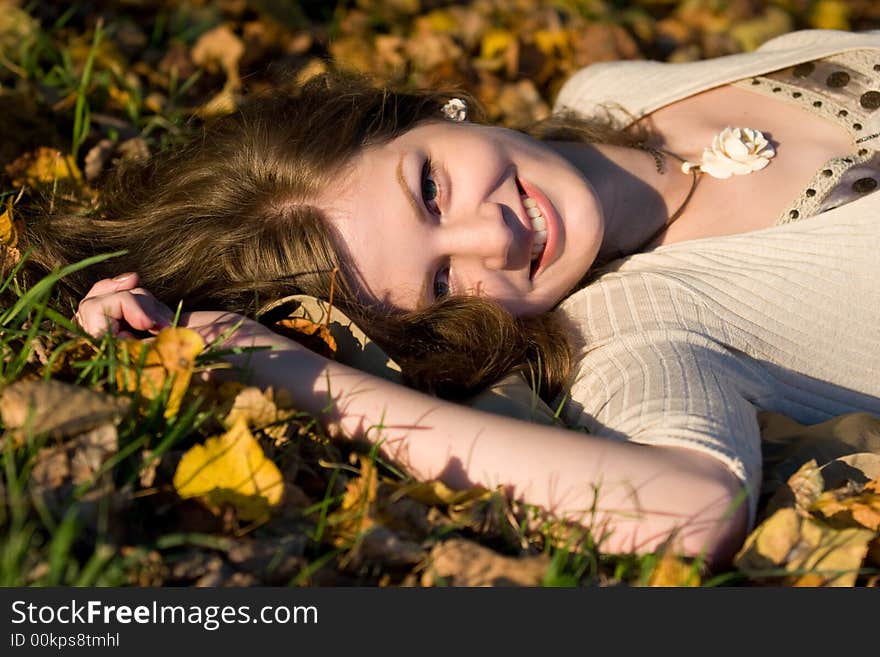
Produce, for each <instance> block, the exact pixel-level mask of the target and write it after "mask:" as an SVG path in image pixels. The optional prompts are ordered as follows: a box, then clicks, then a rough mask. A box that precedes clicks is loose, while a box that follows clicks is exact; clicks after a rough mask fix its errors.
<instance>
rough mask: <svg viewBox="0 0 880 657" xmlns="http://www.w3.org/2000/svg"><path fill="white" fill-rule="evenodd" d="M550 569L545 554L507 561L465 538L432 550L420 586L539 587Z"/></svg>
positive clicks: (442, 544)
mask: <svg viewBox="0 0 880 657" xmlns="http://www.w3.org/2000/svg"><path fill="white" fill-rule="evenodd" d="M549 565H550V559H549V557H548V556H547V555H546V554H537V555H529V556H524V557H507V556H504V555H501V554H498V553H497V552H495V551H493V550H490V549H489V548H487V547H484V546H482V545H480V544H479V543H475V542H474V541H470V540H467V539H464V538H453V539H450V540H448V541H443V542H442V543H438V544H437V545H435V546H434V548H433V549H432V550H431V553H430V555H429V557H428V565H427V567H426V568H425V570H424V572H423V574H422V578H421V584H422V586H540V584H541V583H542V581H543V580H544V576H545V575H546V573H547V568H548V567H549Z"/></svg>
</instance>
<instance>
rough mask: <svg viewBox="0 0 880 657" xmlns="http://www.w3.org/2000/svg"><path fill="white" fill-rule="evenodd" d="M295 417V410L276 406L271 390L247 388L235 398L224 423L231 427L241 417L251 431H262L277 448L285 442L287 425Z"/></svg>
mask: <svg viewBox="0 0 880 657" xmlns="http://www.w3.org/2000/svg"><path fill="white" fill-rule="evenodd" d="M295 416H296V411H295V410H293V409H281V408H279V407H278V406H277V405H276V403H275V399H274V394H273V391H272V388H267V389H266V390H265V391H263V390H260V389H259V388H255V387H248V388H244V389H243V390H241V391H240V392H239V393H238V394H237V395H236V396H235V399H234V400H233V402H232V408H230V409H229V412H228V413H227V414H226V418H225V422H226V424H227V425H229V426H231V425H232V424H234V423H235V420H236V418H238V417H243V418H244V419H245V422H247V424H248V426H250V428H251V429H252V430H255V431H256V430H261V431H263V432H264V433H265V434H266V435H267V436H269V437H270V438H272V439H273V440H274V441H275V445H276V446H277V445H280V444H282V443H284V442H286V441H287V439H288V433H289V430H290V429H289V426H290V425H289V424H288V423H289V421H290V420H292V419H293V418H294V417H295Z"/></svg>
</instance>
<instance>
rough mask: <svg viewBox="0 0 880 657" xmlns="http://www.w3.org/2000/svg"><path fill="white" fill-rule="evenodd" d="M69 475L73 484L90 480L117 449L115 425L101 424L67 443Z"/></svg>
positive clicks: (117, 441)
mask: <svg viewBox="0 0 880 657" xmlns="http://www.w3.org/2000/svg"><path fill="white" fill-rule="evenodd" d="M68 449H69V454H70V475H71V478H72V480H73V483H74V484H82V483H85V482H87V481H91V480H92V479H94V477H95V476H96V475H97V474H98V471H99V470H100V469H101V467H102V466H103V465H104V463H105V462H106V461H107V459H109V458H110V457H111V456H113V455H114V454H115V453H116V452H117V451H118V449H119V440H118V436H117V434H116V427H115V426H114V425H113V424H109V423H108V424H102V425H101V426H99V427H95V428H94V429H92V430H91V431H88V432H86V433H83V434H80V435H79V436H77V437H76V438H74V439H73V441H71V443H70V444H69V445H68Z"/></svg>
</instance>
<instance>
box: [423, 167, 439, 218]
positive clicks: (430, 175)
mask: <svg viewBox="0 0 880 657" xmlns="http://www.w3.org/2000/svg"><path fill="white" fill-rule="evenodd" d="M439 198H440V187H439V186H438V185H437V180H436V171H435V170H434V165H433V163H432V162H431V160H430V159H426V160H425V164H424V165H423V166H422V199H423V200H424V202H425V207H426V208H428V211H429V212H430V213H431V214H436V215H439V214H440V204H439V202H438V201H439Z"/></svg>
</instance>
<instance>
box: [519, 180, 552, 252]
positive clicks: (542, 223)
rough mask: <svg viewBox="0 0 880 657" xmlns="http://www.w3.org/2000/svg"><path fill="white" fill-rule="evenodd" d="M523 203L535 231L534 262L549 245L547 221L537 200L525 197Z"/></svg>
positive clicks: (533, 244) (533, 241) (533, 242)
mask: <svg viewBox="0 0 880 657" xmlns="http://www.w3.org/2000/svg"><path fill="white" fill-rule="evenodd" d="M522 203H523V207H525V209H526V214H527V215H528V217H529V220H530V221H531V223H532V230H533V231H534V237H533V240H532V254H531V255H532V260H533V261H534V260H537V259H538V257H539V256H540V255H541V253H543V252H544V246H545V245H546V244H547V221H546V220H545V219H544V215H542V214H541V211H540V210H539V209H538V204H537V203H536V202H535V199H533V198H531V197H529V196H523V197H522Z"/></svg>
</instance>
